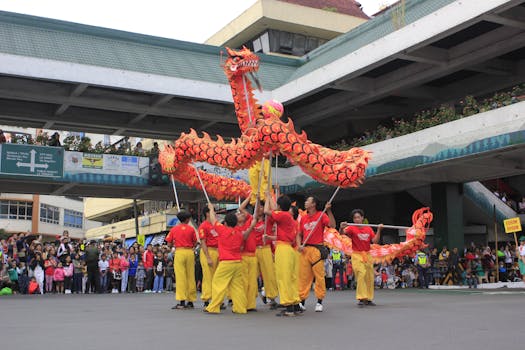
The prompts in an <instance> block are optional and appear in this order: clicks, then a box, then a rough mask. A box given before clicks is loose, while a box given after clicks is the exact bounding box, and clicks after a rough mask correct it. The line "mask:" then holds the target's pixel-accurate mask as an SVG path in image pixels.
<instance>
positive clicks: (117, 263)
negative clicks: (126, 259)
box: [109, 258, 120, 272]
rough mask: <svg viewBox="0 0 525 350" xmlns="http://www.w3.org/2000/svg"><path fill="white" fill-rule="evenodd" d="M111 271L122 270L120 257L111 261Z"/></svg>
mask: <svg viewBox="0 0 525 350" xmlns="http://www.w3.org/2000/svg"><path fill="white" fill-rule="evenodd" d="M109 271H111V272H113V271H120V258H116V259H111V260H110V261H109Z"/></svg>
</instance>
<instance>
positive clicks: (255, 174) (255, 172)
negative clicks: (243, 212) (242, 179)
mask: <svg viewBox="0 0 525 350" xmlns="http://www.w3.org/2000/svg"><path fill="white" fill-rule="evenodd" d="M262 162H263V164H264V166H263V165H261V162H260V161H259V162H256V163H255V164H254V165H252V166H251V168H250V169H248V179H249V181H250V186H251V188H252V194H251V198H250V203H251V204H252V205H254V204H255V197H256V196H257V193H258V191H259V189H261V193H260V199H261V200H262V201H263V200H265V193H264V191H265V190H266V188H268V182H271V181H272V179H271V177H270V178H268V174H269V172H270V166H271V164H270V161H269V160H268V159H263V161H262ZM261 171H263V176H262V181H261V182H262V183H261V184H260V185H259V174H260V173H261Z"/></svg>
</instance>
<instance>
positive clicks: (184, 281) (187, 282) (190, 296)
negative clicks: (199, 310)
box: [173, 248, 197, 302]
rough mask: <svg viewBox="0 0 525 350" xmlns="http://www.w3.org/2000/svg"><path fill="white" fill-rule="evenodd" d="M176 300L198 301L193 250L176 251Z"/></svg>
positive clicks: (181, 249)
mask: <svg viewBox="0 0 525 350" xmlns="http://www.w3.org/2000/svg"><path fill="white" fill-rule="evenodd" d="M173 264H174V265H175V281H176V282H175V283H176V284H175V286H176V287H175V299H176V300H180V301H183V300H185V301H191V302H194V301H196V300H197V288H196V286H195V254H194V253H193V249H191V248H177V249H176V250H175V261H174V263H173Z"/></svg>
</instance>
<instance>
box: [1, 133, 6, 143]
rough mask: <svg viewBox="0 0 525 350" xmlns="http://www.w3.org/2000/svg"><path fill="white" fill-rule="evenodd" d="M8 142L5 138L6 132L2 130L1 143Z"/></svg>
mask: <svg viewBox="0 0 525 350" xmlns="http://www.w3.org/2000/svg"><path fill="white" fill-rule="evenodd" d="M6 142H7V140H6V138H5V135H4V131H3V130H0V143H6Z"/></svg>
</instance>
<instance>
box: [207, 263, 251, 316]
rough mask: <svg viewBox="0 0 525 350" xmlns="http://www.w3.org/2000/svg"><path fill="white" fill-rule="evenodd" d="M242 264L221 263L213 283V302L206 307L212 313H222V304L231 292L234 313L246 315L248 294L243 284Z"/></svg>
mask: <svg viewBox="0 0 525 350" xmlns="http://www.w3.org/2000/svg"><path fill="white" fill-rule="evenodd" d="M242 282H243V281H242V263H241V262H240V261H238V260H234V261H221V262H219V266H218V267H217V270H215V275H213V281H212V283H211V302H210V304H209V305H208V306H207V307H206V310H207V311H208V312H210V313H215V314H218V313H220V312H221V304H222V302H223V300H224V297H225V296H226V292H227V291H229V292H230V295H231V298H232V301H233V312H235V313H238V314H245V313H246V293H245V291H244V284H243V283H242Z"/></svg>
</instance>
